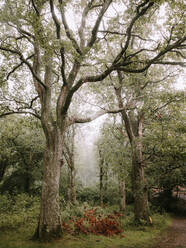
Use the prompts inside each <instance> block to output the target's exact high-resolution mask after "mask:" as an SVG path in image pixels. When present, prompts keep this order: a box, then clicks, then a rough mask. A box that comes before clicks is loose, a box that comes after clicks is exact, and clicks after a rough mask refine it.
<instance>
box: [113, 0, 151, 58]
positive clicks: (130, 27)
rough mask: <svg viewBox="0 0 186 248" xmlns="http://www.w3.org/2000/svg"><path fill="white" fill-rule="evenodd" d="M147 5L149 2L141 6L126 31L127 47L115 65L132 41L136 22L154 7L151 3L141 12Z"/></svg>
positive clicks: (119, 56)
mask: <svg viewBox="0 0 186 248" xmlns="http://www.w3.org/2000/svg"><path fill="white" fill-rule="evenodd" d="M147 3H149V0H146V1H145V2H144V3H142V4H140V5H139V6H138V7H137V9H136V11H137V14H136V15H135V16H134V17H133V19H132V20H131V22H130V24H129V26H128V28H127V31H126V35H127V40H126V42H125V46H124V48H123V49H122V50H121V52H120V53H119V54H118V56H117V57H116V59H115V60H114V63H117V62H118V61H119V60H120V59H121V58H122V56H123V54H124V53H125V51H126V50H127V48H128V46H129V42H130V39H131V33H132V29H133V26H134V24H135V23H136V21H137V20H138V19H139V18H140V17H141V16H143V15H144V14H145V13H146V12H147V10H148V9H149V8H151V7H152V6H153V5H154V2H150V3H149V4H148V5H147V6H146V7H144V8H142V9H141V10H140V8H141V7H143V6H145V5H146V4H147Z"/></svg>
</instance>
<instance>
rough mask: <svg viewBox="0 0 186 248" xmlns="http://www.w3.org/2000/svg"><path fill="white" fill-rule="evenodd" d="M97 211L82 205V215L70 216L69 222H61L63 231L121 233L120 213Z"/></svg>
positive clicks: (98, 233)
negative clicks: (106, 213) (104, 213)
mask: <svg viewBox="0 0 186 248" xmlns="http://www.w3.org/2000/svg"><path fill="white" fill-rule="evenodd" d="M98 213H99V211H98V212H97V209H96V208H95V209H86V207H84V213H83V217H78V218H74V217H73V216H72V218H71V219H70V220H69V223H66V222H63V224H62V225H63V229H64V230H65V231H68V232H71V233H75V234H79V233H84V234H86V235H87V234H90V233H93V234H95V235H105V236H113V235H115V234H121V233H122V232H123V231H122V229H121V226H120V223H119V217H121V214H120V213H114V214H109V215H106V216H105V215H103V214H101V213H99V214H98Z"/></svg>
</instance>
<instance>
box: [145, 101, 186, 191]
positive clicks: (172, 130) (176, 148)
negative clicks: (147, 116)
mask: <svg viewBox="0 0 186 248" xmlns="http://www.w3.org/2000/svg"><path fill="white" fill-rule="evenodd" d="M182 99H183V98H181V101H179V102H176V101H175V102H174V103H172V104H169V105H168V106H166V107H165V108H164V109H162V110H160V113H161V117H160V118H159V119H158V118H154V119H153V120H152V122H151V127H150V130H149V128H147V129H146V137H145V139H144V145H145V152H146V156H149V160H148V163H147V170H146V172H147V175H148V181H149V185H150V187H151V188H153V187H154V188H159V189H161V190H165V191H169V192H171V191H172V190H173V189H174V188H175V187H176V186H184V185H185V184H186V181H185V178H186V169H185V127H184V126H185V125H184V122H185V116H184V111H183V108H184V101H182ZM162 104H163V103H162Z"/></svg>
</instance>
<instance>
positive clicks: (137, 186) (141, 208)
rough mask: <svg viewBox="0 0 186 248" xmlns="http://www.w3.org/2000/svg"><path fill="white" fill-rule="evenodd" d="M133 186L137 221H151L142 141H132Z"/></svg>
mask: <svg viewBox="0 0 186 248" xmlns="http://www.w3.org/2000/svg"><path fill="white" fill-rule="evenodd" d="M132 187H133V197H134V217H135V222H136V223H139V224H140V223H141V220H145V221H149V214H148V195H147V185H146V181H145V177H144V161H143V158H142V150H141V141H140V140H139V139H138V140H137V141H136V140H134V142H133V143H132Z"/></svg>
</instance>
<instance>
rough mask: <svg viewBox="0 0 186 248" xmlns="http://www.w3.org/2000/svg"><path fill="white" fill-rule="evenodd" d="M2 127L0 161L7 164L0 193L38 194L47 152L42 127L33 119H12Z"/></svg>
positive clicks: (7, 119) (0, 123) (7, 120)
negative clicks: (44, 153) (44, 156)
mask: <svg viewBox="0 0 186 248" xmlns="http://www.w3.org/2000/svg"><path fill="white" fill-rule="evenodd" d="M0 126H1V131H0V138H1V139H0V148H1V149H0V157H1V160H0V162H1V166H4V165H6V168H5V167H3V168H2V169H4V176H3V177H2V183H1V192H9V193H20V192H25V193H28V194H38V193H39V192H40V189H39V186H40V185H41V166H42V156H43V151H44V137H43V135H42V132H41V127H40V124H38V121H36V120H35V119H34V120H33V118H31V117H29V118H28V117H27V118H21V117H20V116H19V117H16V116H14V117H12V116H11V117H6V118H5V121H2V122H0ZM15 126H16V128H15ZM38 191H39V192H38Z"/></svg>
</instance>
